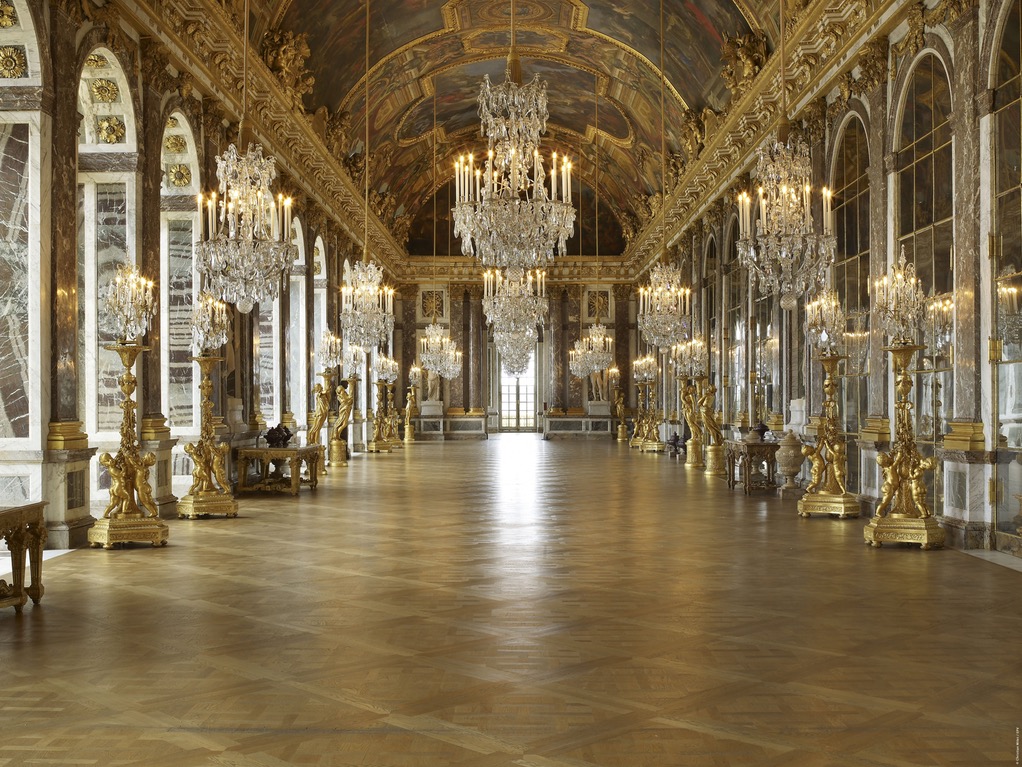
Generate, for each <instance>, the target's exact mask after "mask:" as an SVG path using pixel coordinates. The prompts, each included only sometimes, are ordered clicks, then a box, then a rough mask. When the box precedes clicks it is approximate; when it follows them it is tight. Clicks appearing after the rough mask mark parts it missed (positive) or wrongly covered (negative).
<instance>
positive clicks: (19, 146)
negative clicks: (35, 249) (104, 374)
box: [0, 123, 31, 495]
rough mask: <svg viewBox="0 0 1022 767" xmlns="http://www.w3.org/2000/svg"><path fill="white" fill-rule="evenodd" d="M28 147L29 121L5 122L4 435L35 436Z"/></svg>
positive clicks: (1, 196) (0, 285) (0, 152)
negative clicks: (31, 423)
mask: <svg viewBox="0 0 1022 767" xmlns="http://www.w3.org/2000/svg"><path fill="white" fill-rule="evenodd" d="M28 149H29V147H28V125H25V124H22V123H18V124H7V125H0V439H2V438H26V437H28V436H29V415H30V407H31V405H30V398H29V396H28V393H29V386H30V379H29V344H30V339H29V336H28V329H29V295H28V269H29V257H28V256H29V254H28V243H29V230H28V227H29V217H28V200H29V195H28V186H29V179H30V175H31V174H30V173H29V172H28ZM0 495H2V494H0Z"/></svg>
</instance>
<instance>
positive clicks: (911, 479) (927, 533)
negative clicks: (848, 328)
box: [863, 250, 944, 549]
mask: <svg viewBox="0 0 1022 767" xmlns="http://www.w3.org/2000/svg"><path fill="white" fill-rule="evenodd" d="M873 292H874V296H875V300H876V307H877V308H876V312H875V314H876V316H877V317H878V318H879V320H880V322H881V327H882V329H883V330H884V332H885V333H886V334H887V335H888V336H889V337H890V339H891V345H890V346H889V347H886V349H885V350H886V351H889V352H890V353H891V360H892V362H893V367H894V392H895V402H894V442H893V444H892V445H891V450H890V451H889V452H886V453H880V454H879V455H877V459H876V460H877V464H879V466H880V469H881V471H882V472H883V484H882V486H881V489H880V495H881V497H880V502H879V503H878V504H877V507H876V510H875V511H874V514H873V517H872V519H871V520H870V522H869V524H868V525H866V527H865V529H864V530H863V537H864V538H865V540H866V543H869V544H870V545H872V546H876V547H880V546H882V545H883V544H884V543H917V544H919V546H920V547H921V548H923V549H934V548H940V547H941V546H943V545H944V530H943V528H941V527H940V525H939V524H938V523H937V520H936V519H934V517H933V512H932V510H931V509H930V506H929V504H928V502H927V499H926V496H927V487H926V472H928V471H932V470H933V469H934V468H936V465H937V462H936V459H935V458H933V457H932V456H927V457H923V456H922V455H921V454H920V453H919V449H918V447H917V446H916V440H915V424H914V421H913V417H914V416H913V404H912V400H911V397H912V372H911V371H910V370H909V363H910V362H911V360H912V356H913V355H914V354H915V353H916V352H917V351H920V350H921V349H922V348H923V347H922V346H919V345H917V344H916V343H915V337H916V335H917V333H918V330H919V322H920V319H921V317H922V314H923V303H924V300H925V299H924V297H923V291H922V288H921V287H920V285H919V280H918V279H917V278H916V276H915V268H914V266H913V265H912V264H906V263H905V253H904V250H902V253H901V256H900V258H899V260H898V263H897V265H896V266H895V270H894V273H893V274H891V275H884V277H883V278H882V279H880V280H877V281H876V283H874V291H873Z"/></svg>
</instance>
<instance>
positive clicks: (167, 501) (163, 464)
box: [139, 438, 177, 519]
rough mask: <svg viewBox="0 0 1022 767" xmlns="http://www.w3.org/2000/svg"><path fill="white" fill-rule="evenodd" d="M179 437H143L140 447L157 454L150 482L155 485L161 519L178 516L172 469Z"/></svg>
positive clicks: (154, 489)
mask: <svg viewBox="0 0 1022 767" xmlns="http://www.w3.org/2000/svg"><path fill="white" fill-rule="evenodd" d="M176 444H177V439H176V438H172V439H143V440H141V441H140V442H139V448H140V449H141V451H142V452H143V453H152V454H153V455H155V456H156V464H155V465H154V466H153V470H152V472H150V477H149V482H150V483H151V484H152V486H153V500H155V501H156V508H158V509H159V511H160V519H174V518H175V517H177V496H176V495H174V493H173V486H172V483H173V475H172V472H171V470H170V466H171V461H172V460H173V455H172V452H173V450H174V446H175V445H176Z"/></svg>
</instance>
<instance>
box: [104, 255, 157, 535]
mask: <svg viewBox="0 0 1022 767" xmlns="http://www.w3.org/2000/svg"><path fill="white" fill-rule="evenodd" d="M104 306H105V309H106V311H107V312H108V315H109V318H110V321H111V324H113V325H114V326H115V330H116V331H117V334H118V337H119V338H120V339H121V340H120V341H118V342H117V343H115V344H109V345H107V346H105V347H104V348H105V349H107V350H109V351H112V352H116V353H117V355H118V356H119V357H120V359H121V364H122V365H124V373H123V374H122V375H121V377H120V379H118V383H119V384H120V388H121V393H122V394H123V395H124V399H123V401H122V402H121V410H122V411H123V413H124V415H123V417H122V419H121V443H120V447H118V449H117V453H116V454H115V455H110V453H103V454H102V455H101V456H100V457H99V462H100V464H101V465H102V466H103V467H104V468H105V469H106V470H107V473H108V474H109V475H110V502H109V503H108V504H107V507H106V509H105V510H104V512H103V516H102V518H100V519H99V520H97V521H96V523H95V524H94V525H93V526H92V527H91V528H90V529H89V534H88V538H89V543H90V544H91V545H92V546H93V547H99V546H102V547H103V548H104V549H111V548H113V546H114V544H117V543H127V542H133V541H137V542H140V543H150V544H152V545H153V546H165V545H166V543H167V534H168V530H167V525H165V524H164V523H163V522H162V521H161V520H160V518H159V509H158V508H157V507H156V501H155V499H154V498H153V488H152V485H150V484H149V469H150V467H152V466H153V465H155V463H156V456H155V455H154V454H153V453H145V454H142V453H141V451H140V449H139V442H138V426H137V421H136V412H135V411H136V409H137V405H136V403H135V400H134V399H133V398H132V395H133V394H134V393H135V387H136V386H137V385H138V380H137V379H136V378H135V376H134V374H133V373H132V372H131V371H132V368H133V367H134V366H135V360H137V359H138V356H139V355H140V354H141V353H142V352H145V351H148V348H149V347H146V346H142V345H141V344H140V343H138V342H137V341H129V340H128V339H137V338H138V337H139V336H141V335H142V334H143V333H145V331H146V330H147V329H148V327H149V322H150V320H151V319H152V316H153V314H154V313H155V309H156V303H155V299H154V296H153V283H152V282H151V281H150V280H147V279H145V278H144V277H142V275H141V274H139V272H138V271H137V270H135V269H134V268H131V267H127V266H122V267H119V268H118V270H117V276H116V278H115V279H114V281H113V282H112V283H111V284H110V286H109V289H108V291H107V295H106V299H105V303H104ZM136 496H137V500H136Z"/></svg>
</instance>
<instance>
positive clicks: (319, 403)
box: [306, 384, 330, 445]
mask: <svg viewBox="0 0 1022 767" xmlns="http://www.w3.org/2000/svg"><path fill="white" fill-rule="evenodd" d="M312 395H313V397H315V398H316V410H315V411H314V412H313V414H312V418H311V419H310V420H309V430H308V432H307V434H306V442H308V444H310V445H318V444H319V433H320V431H322V429H323V425H324V424H325V423H326V419H327V416H328V415H329V413H330V391H329V390H328V389H324V388H323V385H322V384H316V385H315V386H313V387H312Z"/></svg>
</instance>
